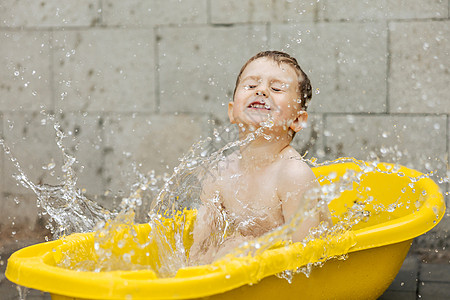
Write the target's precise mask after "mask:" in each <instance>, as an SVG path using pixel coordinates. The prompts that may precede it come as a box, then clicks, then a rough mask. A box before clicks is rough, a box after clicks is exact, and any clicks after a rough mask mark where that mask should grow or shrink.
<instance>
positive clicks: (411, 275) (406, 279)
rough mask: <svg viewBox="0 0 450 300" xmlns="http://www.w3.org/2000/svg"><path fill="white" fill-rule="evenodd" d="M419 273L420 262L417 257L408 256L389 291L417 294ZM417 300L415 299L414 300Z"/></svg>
mask: <svg viewBox="0 0 450 300" xmlns="http://www.w3.org/2000/svg"><path fill="white" fill-rule="evenodd" d="M418 272H419V260H418V258H417V257H416V256H407V257H406V259H405V260H404V261H403V264H402V267H401V268H400V271H399V272H398V274H397V276H396V277H395V279H394V281H393V282H392V284H391V285H390V286H389V288H388V290H389V291H392V292H393V291H401V292H405V293H408V292H410V293H414V295H415V294H416V290H417V275H418ZM414 299H415V298H414Z"/></svg>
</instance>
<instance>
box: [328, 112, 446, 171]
mask: <svg viewBox="0 0 450 300" xmlns="http://www.w3.org/2000/svg"><path fill="white" fill-rule="evenodd" d="M325 124H326V125H325V132H324V135H325V144H326V147H327V148H328V151H329V153H328V154H329V158H330V159H334V158H337V157H341V156H353V157H356V158H359V159H372V160H373V159H374V158H375V157H378V158H379V159H380V160H381V161H386V162H393V163H400V164H403V165H405V166H407V167H410V168H414V169H418V170H421V171H422V172H428V171H434V170H437V171H438V173H437V174H443V173H445V171H446V157H445V153H446V148H445V147H446V145H445V137H446V132H445V131H446V130H445V124H446V117H442V116H401V115H400V116H396V117H395V118H394V117H391V116H383V115H379V116H361V115H359V116H358V115H347V116H337V115H336V116H327V117H326V123H325ZM430 141H433V143H431V144H430Z"/></svg>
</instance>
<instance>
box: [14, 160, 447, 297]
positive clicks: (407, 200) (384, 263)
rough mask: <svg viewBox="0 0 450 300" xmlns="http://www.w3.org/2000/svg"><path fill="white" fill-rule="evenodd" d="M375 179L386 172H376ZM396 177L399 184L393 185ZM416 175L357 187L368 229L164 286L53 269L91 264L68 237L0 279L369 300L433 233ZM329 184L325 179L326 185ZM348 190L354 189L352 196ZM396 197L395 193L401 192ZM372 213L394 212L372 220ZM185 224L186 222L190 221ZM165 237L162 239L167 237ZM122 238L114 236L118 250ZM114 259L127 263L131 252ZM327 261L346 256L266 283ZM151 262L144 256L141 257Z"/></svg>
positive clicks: (428, 199)
mask: <svg viewBox="0 0 450 300" xmlns="http://www.w3.org/2000/svg"><path fill="white" fill-rule="evenodd" d="M378 167H379V168H381V169H383V168H386V169H392V168H393V165H389V164H382V165H379V166H378ZM349 169H353V170H356V171H359V170H360V167H359V166H358V165H357V164H355V163H341V164H335V165H329V166H323V167H318V168H314V172H315V174H316V176H318V177H321V176H325V175H327V174H329V173H330V172H335V173H337V176H336V178H339V176H342V175H343V174H344V173H345V172H346V171H347V170H349ZM399 174H400V175H402V176H399ZM420 175H421V173H419V172H417V171H414V170H411V169H408V168H406V167H401V168H400V169H399V170H398V173H389V172H387V173H382V172H369V173H366V174H364V175H363V177H362V178H361V182H360V187H363V188H367V187H370V188H369V189H365V190H366V193H367V196H372V197H373V198H374V200H373V201H372V203H371V204H370V205H368V206H367V207H366V208H365V209H366V210H368V211H370V213H371V216H370V218H369V220H368V222H361V223H359V224H357V226H355V227H354V228H353V229H352V230H351V231H349V232H347V233H346V234H344V235H341V236H338V237H333V238H330V239H327V240H315V241H313V242H311V243H309V244H307V245H306V246H303V245H302V244H301V243H296V244H292V245H289V246H286V247H284V246H283V247H279V248H275V249H271V250H266V251H264V252H263V253H262V254H259V255H256V256H253V257H251V256H248V257H240V258H233V259H229V258H228V259H224V260H220V261H218V262H215V263H213V264H211V265H206V266H198V267H188V268H182V269H180V270H179V271H178V273H177V274H176V276H174V277H171V278H157V276H156V275H155V273H153V272H152V271H151V270H138V271H111V272H80V271H75V270H70V269H66V268H62V267H58V266H57V265H58V263H59V262H61V260H62V259H63V258H64V253H68V251H69V252H70V253H72V255H74V254H75V256H76V257H77V259H78V260H79V261H83V260H86V259H95V255H94V254H93V253H94V251H93V249H94V233H86V234H74V235H70V236H67V237H65V238H62V239H60V240H57V241H52V242H47V243H42V244H38V245H34V246H30V247H27V248H24V249H21V250H19V251H17V252H15V253H14V254H13V255H12V256H11V257H10V259H9V260H8V266H7V269H6V277H7V278H8V279H9V280H11V281H12V282H14V283H17V284H19V285H22V286H26V287H29V288H33V289H38V290H41V291H46V292H49V293H51V295H52V299H53V300H57V299H59V300H62V299H195V298H202V297H208V299H283V300H285V299H376V298H378V297H379V296H380V295H381V294H382V293H383V292H384V291H385V290H386V289H387V287H388V286H389V285H390V283H391V282H392V280H393V279H394V278H395V276H396V274H397V273H398V271H399V269H400V267H401V265H402V262H403V260H404V258H405V256H406V254H407V252H408V250H409V247H410V245H411V242H412V240H413V238H414V237H416V236H419V235H421V234H423V233H425V232H427V231H428V230H430V229H431V228H433V227H434V226H435V225H436V224H437V223H438V222H439V221H440V220H441V218H442V217H443V215H444V211H445V205H444V201H443V196H442V194H441V193H440V191H439V188H438V186H437V185H436V184H435V183H434V182H433V181H432V180H431V179H429V178H421V179H420V180H418V181H417V182H415V183H414V185H413V186H409V185H408V184H409V183H411V180H410V178H417V177H418V176H420ZM333 177H334V176H333ZM355 187H356V186H355ZM402 189H403V190H402ZM355 200H357V192H356V189H354V190H352V191H346V192H344V193H343V194H342V195H341V196H340V197H339V198H337V199H335V200H333V201H332V202H331V203H330V205H329V208H330V210H331V211H332V212H333V217H334V218H337V217H338V216H340V215H341V214H343V213H344V212H345V211H346V209H347V207H349V206H352V205H353V203H354V201H355ZM380 205H382V206H384V207H389V206H390V205H395V206H396V209H394V210H391V209H389V210H387V209H385V210H383V211H382V212H376V210H377V207H378V208H379V207H380ZM188 217H189V218H193V217H194V214H189V216H188ZM192 224H193V220H190V221H188V222H186V226H185V228H184V232H185V233H186V234H185V235H184V243H185V244H186V245H187V246H188V245H189V243H191V242H192V241H191V240H190V239H191V236H190V235H189V232H190V231H191V229H192ZM135 230H136V232H137V238H138V239H139V241H140V242H143V241H145V240H146V239H148V235H149V234H150V226H149V225H147V224H144V225H137V226H135ZM170 234H171V232H170V230H169V229H168V230H167V235H169V236H170ZM123 237H124V232H120V230H119V231H118V232H117V240H119V239H121V238H123ZM111 247H112V248H113V251H116V252H117V253H119V254H120V253H121V251H123V253H126V252H125V251H129V250H130V247H131V248H132V247H133V243H130V244H129V245H127V246H126V247H123V248H118V247H117V245H116V243H114V241H113V242H112V243H111ZM152 247H156V245H155V244H149V245H148V246H147V247H146V248H144V249H134V250H135V254H134V256H133V257H132V261H133V263H137V264H142V265H143V266H145V265H151V264H152V263H154V262H152V261H151V260H150V259H149V256H148V255H145V254H146V253H151V252H152V249H153V250H154V248H152ZM325 248H326V249H328V252H327V254H329V255H332V256H339V255H342V254H345V253H348V258H347V259H345V260H340V259H331V260H329V261H327V262H326V263H325V264H324V265H323V266H322V267H319V268H315V269H313V270H312V272H311V275H310V277H309V278H307V277H306V276H305V275H304V274H301V273H300V274H296V275H294V277H293V280H292V283H288V282H287V281H286V280H284V279H280V278H277V277H276V276H275V275H276V274H278V273H280V272H282V271H284V270H292V269H296V268H298V267H301V266H304V265H306V264H308V263H314V262H317V261H319V260H321V259H323V257H321V255H323V253H324V252H323V250H324V249H325ZM150 257H151V255H150Z"/></svg>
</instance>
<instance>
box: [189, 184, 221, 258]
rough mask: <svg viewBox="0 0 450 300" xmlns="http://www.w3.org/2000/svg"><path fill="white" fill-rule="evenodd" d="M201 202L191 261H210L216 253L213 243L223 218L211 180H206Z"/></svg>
mask: <svg viewBox="0 0 450 300" xmlns="http://www.w3.org/2000/svg"><path fill="white" fill-rule="evenodd" d="M200 200H201V204H200V207H199V208H198V210H197V217H196V221H195V224H194V229H193V240H194V241H193V244H192V247H191V249H190V251H189V260H190V262H191V263H195V264H198V263H200V264H201V263H208V262H210V261H211V260H212V257H213V256H214V254H215V250H216V249H215V247H214V245H212V242H213V241H212V239H213V238H214V234H215V233H216V232H217V231H218V228H217V222H218V221H219V220H220V218H221V214H220V212H219V210H218V205H219V204H220V203H218V200H219V196H218V195H217V192H216V189H215V188H214V185H213V184H212V181H211V180H208V179H206V180H204V181H203V186H202V193H201V195H200Z"/></svg>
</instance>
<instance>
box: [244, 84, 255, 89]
mask: <svg viewBox="0 0 450 300" xmlns="http://www.w3.org/2000/svg"><path fill="white" fill-rule="evenodd" d="M255 87H256V85H253V84H248V85H246V86H245V87H244V88H245V89H246V90H251V89H254V88H255Z"/></svg>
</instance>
